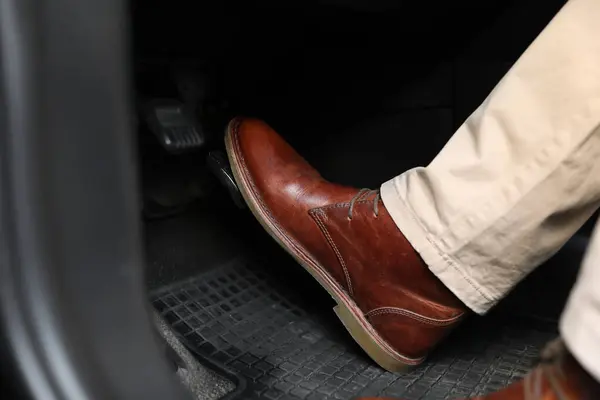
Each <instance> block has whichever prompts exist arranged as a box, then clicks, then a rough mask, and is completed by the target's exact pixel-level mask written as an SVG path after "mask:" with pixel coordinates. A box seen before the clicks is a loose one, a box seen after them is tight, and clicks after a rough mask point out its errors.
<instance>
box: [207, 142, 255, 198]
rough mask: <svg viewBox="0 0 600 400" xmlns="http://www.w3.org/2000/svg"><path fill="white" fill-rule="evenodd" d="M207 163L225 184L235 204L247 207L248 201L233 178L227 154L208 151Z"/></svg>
mask: <svg viewBox="0 0 600 400" xmlns="http://www.w3.org/2000/svg"><path fill="white" fill-rule="evenodd" d="M206 163H207V164H208V168H209V169H210V171H211V172H212V173H213V174H214V175H215V176H216V177H217V179H218V180H219V182H221V184H222V185H223V186H225V188H226V189H227V191H228V192H229V195H230V196H231V199H232V200H233V202H234V203H235V205H236V206H238V208H242V209H243V208H246V202H245V201H244V198H243V197H242V193H241V192H240V189H239V188H238V186H237V183H236V182H235V179H234V178H233V172H231V167H230V166H229V160H227V156H226V155H225V154H224V153H223V152H222V151H211V152H209V153H208V157H207V158H206Z"/></svg>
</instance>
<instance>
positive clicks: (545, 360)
mask: <svg viewBox="0 0 600 400" xmlns="http://www.w3.org/2000/svg"><path fill="white" fill-rule="evenodd" d="M566 354H567V352H566V348H565V346H564V344H563V342H562V340H561V339H560V338H558V339H556V340H553V341H551V342H550V343H548V344H547V345H546V348H545V349H544V350H543V351H542V354H541V365H540V366H539V367H538V368H536V369H535V370H534V371H533V372H532V373H530V374H529V375H527V377H526V378H525V382H524V386H523V390H524V394H525V400H540V399H542V387H543V382H544V377H545V378H546V379H547V380H548V382H549V383H550V386H551V387H552V390H553V391H554V394H555V395H556V397H557V398H558V400H569V398H568V397H567V395H566V394H565V392H564V390H563V388H562V386H561V383H560V380H559V377H558V376H557V372H556V369H558V374H560V375H564V371H563V369H562V360H563V358H564V357H565V355H566ZM550 366H556V368H549V367H550Z"/></svg>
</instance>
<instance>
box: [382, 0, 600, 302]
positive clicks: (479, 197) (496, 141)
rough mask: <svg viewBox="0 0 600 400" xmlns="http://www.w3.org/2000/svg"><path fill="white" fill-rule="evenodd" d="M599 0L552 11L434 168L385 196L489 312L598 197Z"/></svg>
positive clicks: (432, 255) (439, 272)
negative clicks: (524, 50) (542, 27)
mask: <svg viewBox="0 0 600 400" xmlns="http://www.w3.org/2000/svg"><path fill="white" fill-rule="evenodd" d="M599 21H600V1H597V0H572V1H570V2H569V3H567V5H566V6H565V7H564V8H563V9H562V10H561V11H560V12H559V13H558V14H557V15H556V17H555V18H554V19H553V20H552V22H551V23H550V24H549V25H548V26H547V27H546V28H545V29H544V31H543V32H542V33H541V34H540V35H539V36H538V38H537V39H536V40H535V41H534V42H533V43H532V45H531V46H530V47H529V49H528V50H527V51H526V52H525V53H524V54H523V55H522V56H521V58H520V59H519V60H518V61H517V63H516V64H515V65H514V66H513V67H512V68H511V70H510V71H509V72H508V73H507V74H506V75H505V76H504V78H503V79H502V80H501V81H500V83H499V84H498V85H497V86H496V88H495V89H494V90H493V91H492V93H491V94H490V95H489V97H488V98H487V99H486V100H485V102H484V103H483V104H482V105H481V106H480V107H479V108H478V109H477V110H476V111H475V112H474V113H473V114H472V115H471V117H470V118H469V119H468V120H467V121H466V122H465V123H464V124H463V125H462V126H461V127H460V128H459V129H458V131H457V132H456V133H455V135H454V136H453V137H452V139H451V140H450V141H449V142H448V144H447V145H446V146H445V147H444V149H443V150H442V151H441V152H440V153H439V154H438V155H437V157H436V158H435V159H434V160H433V161H432V162H431V164H429V165H428V166H427V167H423V168H415V169H412V170H410V171H407V172H405V173H403V174H402V175H400V176H398V177H396V178H394V179H392V180H390V181H388V182H386V183H384V184H383V185H382V188H381V194H382V198H383V202H384V203H385V205H386V207H387V209H388V210H389V212H390V214H391V216H392V218H393V219H394V222H395V223H396V224H397V225H398V227H399V228H400V230H401V231H402V232H403V233H404V234H405V236H406V237H407V238H408V240H409V241H410V242H411V244H412V245H413V246H414V247H415V249H416V250H417V251H418V252H419V253H420V254H421V256H422V257H423V259H424V260H425V262H426V263H427V264H428V266H429V268H430V269H431V271H433V273H434V274H435V275H436V276H437V277H438V278H439V279H440V280H442V282H444V283H445V284H446V286H448V287H449V288H450V289H451V290H452V291H453V292H454V293H455V294H456V295H457V296H458V297H459V298H460V299H461V300H462V301H463V302H464V303H465V304H466V305H467V306H469V307H470V308H471V309H473V310H474V311H475V312H478V313H485V312H486V311H487V310H489V308H490V307H492V306H493V305H494V304H495V303H496V302H498V301H499V300H500V299H501V298H502V297H503V296H505V294H506V293H507V292H508V291H509V290H510V289H511V288H512V287H513V286H514V285H515V284H516V283H517V282H518V281H520V280H521V279H522V278H523V277H524V276H526V275H527V274H528V273H529V272H531V271H532V270H533V269H534V268H535V267H536V266H537V265H539V264H541V263H542V262H543V261H545V260H546V259H547V258H549V257H550V256H551V255H552V254H554V253H555V252H556V251H557V250H558V249H559V248H560V247H561V246H562V245H563V244H564V243H565V241H566V240H567V239H568V238H569V237H570V236H571V235H572V234H573V233H574V232H575V231H576V230H577V229H578V228H579V227H580V226H581V225H582V224H583V223H584V222H585V220H586V219H588V218H589V216H590V215H591V214H592V213H593V212H594V210H596V208H597V207H598V205H599V201H600V128H599V124H600V22H599Z"/></svg>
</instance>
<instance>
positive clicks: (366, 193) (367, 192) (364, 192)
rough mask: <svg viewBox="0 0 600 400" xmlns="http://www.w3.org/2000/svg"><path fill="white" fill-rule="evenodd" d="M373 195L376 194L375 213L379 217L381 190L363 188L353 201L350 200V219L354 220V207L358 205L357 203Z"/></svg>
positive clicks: (374, 201) (374, 200)
mask: <svg viewBox="0 0 600 400" xmlns="http://www.w3.org/2000/svg"><path fill="white" fill-rule="evenodd" d="M373 193H376V195H375V198H374V199H373V213H374V214H375V217H378V216H379V200H380V199H381V194H380V193H379V190H372V189H367V188H363V189H360V190H359V191H358V193H356V194H355V195H354V197H353V198H352V200H350V208H349V209H348V219H352V213H353V212H354V205H355V204H356V202H357V201H359V200H361V199H363V198H367V197H369V196H370V195H372V194H373Z"/></svg>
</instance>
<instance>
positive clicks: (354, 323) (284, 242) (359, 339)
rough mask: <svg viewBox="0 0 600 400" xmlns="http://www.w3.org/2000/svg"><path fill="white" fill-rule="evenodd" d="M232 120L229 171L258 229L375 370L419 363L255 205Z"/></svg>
mask: <svg viewBox="0 0 600 400" xmlns="http://www.w3.org/2000/svg"><path fill="white" fill-rule="evenodd" d="M236 123H237V121H236V120H233V121H231V122H230V123H229V125H228V126H227V129H226V132H225V148H226V149H227V156H228V158H229V163H230V165H231V171H232V172H233V176H234V178H235V181H236V182H237V184H238V187H239V189H240V192H241V193H242V196H243V198H244V200H245V201H246V204H247V205H248V208H250V211H251V212H252V214H253V215H254V216H255V217H256V219H257V220H258V222H259V223H260V224H261V225H262V227H263V228H264V229H265V230H266V231H267V232H268V233H269V235H271V237H272V238H273V239H274V240H275V241H276V242H277V243H278V244H279V245H280V246H281V247H282V248H283V249H284V250H285V251H287V252H288V253H289V254H290V255H291V256H292V257H294V259H295V260H296V261H297V262H298V263H299V264H300V265H301V266H302V267H304V269H305V270H306V271H308V273H310V274H311V275H312V277H313V278H314V279H316V280H317V282H319V284H320V285H321V286H322V287H323V288H324V289H325V290H326V291H327V293H329V295H330V296H331V297H332V298H333V299H334V300H335V302H336V303H337V306H335V307H334V308H333V310H334V311H335V313H336V315H337V316H338V318H339V319H340V320H341V321H342V324H343V325H344V326H345V327H346V329H347V330H348V332H349V333H350V335H351V336H352V338H353V339H354V340H355V341H356V343H358V345H359V346H360V347H361V348H362V349H363V350H364V351H365V352H366V353H367V354H368V355H369V357H371V358H372V359H373V360H374V361H375V362H376V363H377V364H378V365H379V366H381V367H382V368H384V369H386V370H388V371H390V372H405V371H407V370H409V369H411V368H412V367H414V366H416V365H418V364H420V363H422V362H423V360H424V359H425V357H422V358H410V357H406V356H404V355H402V354H400V353H398V352H397V351H396V350H394V349H393V348H392V347H391V346H390V345H389V344H388V343H387V342H386V341H385V340H384V339H383V338H382V337H381V336H380V335H379V334H378V333H377V331H376V330H375V328H373V326H372V325H371V324H370V323H369V321H367V319H366V318H365V317H364V315H363V312H362V311H361V310H360V308H359V307H358V306H357V305H356V303H355V302H354V300H352V298H350V296H348V294H347V293H346V291H345V290H344V289H343V288H342V287H341V286H340V285H339V284H338V283H337V282H336V281H335V279H333V277H332V276H331V275H329V273H328V272H327V271H326V269H325V268H323V267H322V266H320V265H319V263H318V262H317V261H316V260H315V259H314V258H312V257H311V256H310V254H309V253H308V252H307V251H306V250H305V249H303V248H302V247H300V246H299V245H298V243H295V242H293V241H292V240H291V239H290V238H289V237H288V236H287V235H285V233H283V232H282V231H281V229H280V228H279V227H278V226H277V224H276V223H274V222H273V221H272V218H271V217H270V216H269V213H268V211H267V210H266V209H264V206H262V205H261V204H260V203H259V201H257V198H258V194H257V193H254V190H253V188H252V184H251V181H250V179H249V178H248V177H247V174H246V173H245V172H244V168H243V167H242V165H243V163H241V162H240V160H239V159H238V155H237V153H236V151H235V148H236V143H234V141H235V140H234V138H233V136H234V130H235V128H236Z"/></svg>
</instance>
